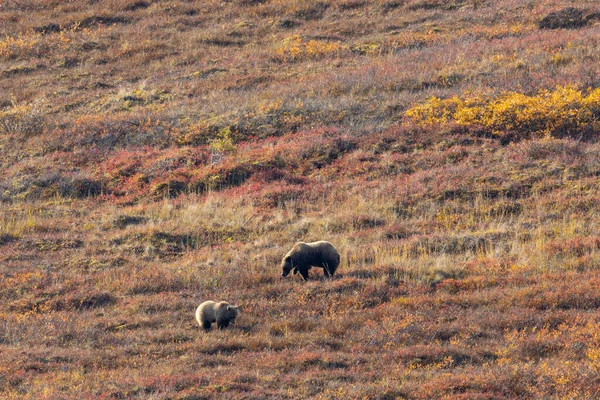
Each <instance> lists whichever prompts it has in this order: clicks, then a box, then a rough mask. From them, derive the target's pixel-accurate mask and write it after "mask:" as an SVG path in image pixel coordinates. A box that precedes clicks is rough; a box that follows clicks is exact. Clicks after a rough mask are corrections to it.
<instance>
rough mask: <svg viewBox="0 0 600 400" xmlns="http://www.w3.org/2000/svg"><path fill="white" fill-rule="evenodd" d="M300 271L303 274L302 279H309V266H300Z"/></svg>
mask: <svg viewBox="0 0 600 400" xmlns="http://www.w3.org/2000/svg"><path fill="white" fill-rule="evenodd" d="M298 272H300V275H302V279H304V280H305V281H307V280H308V268H298Z"/></svg>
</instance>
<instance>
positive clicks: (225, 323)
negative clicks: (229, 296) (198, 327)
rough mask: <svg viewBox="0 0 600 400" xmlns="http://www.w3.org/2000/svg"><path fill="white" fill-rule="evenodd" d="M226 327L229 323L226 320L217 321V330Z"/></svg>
mask: <svg viewBox="0 0 600 400" xmlns="http://www.w3.org/2000/svg"><path fill="white" fill-rule="evenodd" d="M228 326H229V321H228V320H226V319H224V320H221V321H217V328H219V329H223V328H227V327H228Z"/></svg>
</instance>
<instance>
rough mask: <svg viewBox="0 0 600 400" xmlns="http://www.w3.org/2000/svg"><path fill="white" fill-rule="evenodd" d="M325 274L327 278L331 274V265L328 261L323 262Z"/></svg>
mask: <svg viewBox="0 0 600 400" xmlns="http://www.w3.org/2000/svg"><path fill="white" fill-rule="evenodd" d="M323 275H325V278H329V277H330V276H331V274H330V273H329V265H327V263H323Z"/></svg>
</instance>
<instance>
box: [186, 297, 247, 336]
mask: <svg viewBox="0 0 600 400" xmlns="http://www.w3.org/2000/svg"><path fill="white" fill-rule="evenodd" d="M238 313H239V307H238V306H233V305H231V304H229V303H228V302H226V301H221V302H219V303H215V302H214V301H210V300H209V301H205V302H204V303H202V304H200V305H199V306H198V308H197V309H196V321H198V324H200V326H201V327H203V328H204V330H209V329H210V327H211V324H212V323H213V322H216V323H217V328H219V329H223V328H227V327H228V326H229V324H230V323H232V322H234V321H235V318H236V317H237V316H238Z"/></svg>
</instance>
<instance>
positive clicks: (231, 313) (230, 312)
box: [227, 305, 240, 320]
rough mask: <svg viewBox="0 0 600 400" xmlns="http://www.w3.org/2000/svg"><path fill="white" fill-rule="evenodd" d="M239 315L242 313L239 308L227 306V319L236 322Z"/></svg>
mask: <svg viewBox="0 0 600 400" xmlns="http://www.w3.org/2000/svg"><path fill="white" fill-rule="evenodd" d="M239 313H240V307H239V306H232V305H229V306H227V317H228V319H229V320H234V319H235V318H236V317H237V316H238V314H239Z"/></svg>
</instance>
